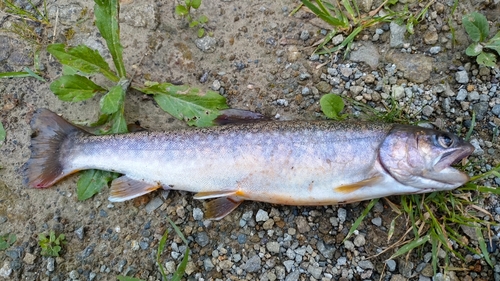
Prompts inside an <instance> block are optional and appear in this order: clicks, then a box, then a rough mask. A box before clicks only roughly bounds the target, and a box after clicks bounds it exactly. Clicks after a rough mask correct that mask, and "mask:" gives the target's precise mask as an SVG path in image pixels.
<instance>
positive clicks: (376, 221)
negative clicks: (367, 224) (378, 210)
mask: <svg viewBox="0 0 500 281" xmlns="http://www.w3.org/2000/svg"><path fill="white" fill-rule="evenodd" d="M372 223H373V224H374V225H376V226H382V219H381V218H380V217H376V218H373V219H372Z"/></svg>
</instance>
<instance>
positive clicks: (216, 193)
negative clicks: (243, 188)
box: [193, 190, 238, 199]
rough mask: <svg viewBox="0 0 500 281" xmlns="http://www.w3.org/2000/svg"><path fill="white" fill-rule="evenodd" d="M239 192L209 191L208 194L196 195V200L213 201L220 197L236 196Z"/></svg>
mask: <svg viewBox="0 0 500 281" xmlns="http://www.w3.org/2000/svg"><path fill="white" fill-rule="evenodd" d="M237 192H238V191H236V190H226V191H208V192H198V193H196V194H195V195H194V197H193V198H194V199H211V198H219V197H227V196H231V195H235V194H236V193H237Z"/></svg>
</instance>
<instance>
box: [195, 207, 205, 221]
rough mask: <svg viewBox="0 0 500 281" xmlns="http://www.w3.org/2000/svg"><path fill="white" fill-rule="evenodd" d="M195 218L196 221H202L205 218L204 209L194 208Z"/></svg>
mask: <svg viewBox="0 0 500 281" xmlns="http://www.w3.org/2000/svg"><path fill="white" fill-rule="evenodd" d="M193 219H194V220H196V221H201V220H202V219H203V211H202V210H201V209H200V208H194V209H193Z"/></svg>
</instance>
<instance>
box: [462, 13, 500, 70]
mask: <svg viewBox="0 0 500 281" xmlns="http://www.w3.org/2000/svg"><path fill="white" fill-rule="evenodd" d="M462 24H463V25H464V28H465V31H466V32H467V34H469V37H470V39H471V40H472V44H470V45H469V47H467V49H466V50H465V54H467V55H468V56H471V57H476V61H477V63H478V64H481V65H485V66H489V67H495V66H496V61H497V59H496V56H495V53H492V52H488V51H487V50H486V49H489V50H493V51H496V52H497V54H498V55H500V31H498V32H497V34H495V36H493V37H492V38H491V39H489V40H487V39H488V36H489V35H490V28H489V25H488V20H487V19H486V17H485V16H484V15H482V14H480V13H478V12H472V13H470V14H467V15H465V16H464V17H463V18H462Z"/></svg>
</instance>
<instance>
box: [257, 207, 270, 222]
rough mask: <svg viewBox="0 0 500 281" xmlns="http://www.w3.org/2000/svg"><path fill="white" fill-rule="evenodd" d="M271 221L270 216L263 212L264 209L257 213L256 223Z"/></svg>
mask: <svg viewBox="0 0 500 281" xmlns="http://www.w3.org/2000/svg"><path fill="white" fill-rule="evenodd" d="M268 219H269V214H268V213H267V212H266V211H264V210H262V209H259V210H258V211H257V214H256V215H255V221H257V222H262V221H267V220H268Z"/></svg>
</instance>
